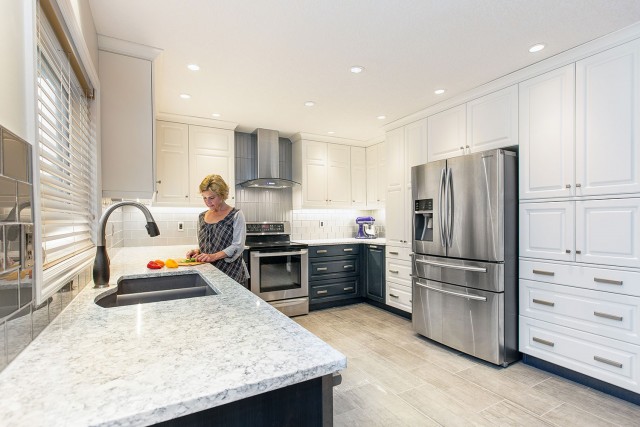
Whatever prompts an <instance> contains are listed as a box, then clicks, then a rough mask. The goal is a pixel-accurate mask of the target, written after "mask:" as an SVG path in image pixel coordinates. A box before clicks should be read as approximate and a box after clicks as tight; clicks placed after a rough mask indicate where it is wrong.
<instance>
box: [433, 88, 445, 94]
mask: <svg viewBox="0 0 640 427" xmlns="http://www.w3.org/2000/svg"><path fill="white" fill-rule="evenodd" d="M433 93H435V94H436V95H442V94H443V93H444V89H436V90H434V91H433Z"/></svg>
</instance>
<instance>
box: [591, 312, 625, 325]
mask: <svg viewBox="0 0 640 427" xmlns="http://www.w3.org/2000/svg"><path fill="white" fill-rule="evenodd" d="M593 315H594V316H597V317H604V318H605V319H611V320H617V321H619V322H622V316H616V315H615V314H609V313H602V312H600V311H594V312H593Z"/></svg>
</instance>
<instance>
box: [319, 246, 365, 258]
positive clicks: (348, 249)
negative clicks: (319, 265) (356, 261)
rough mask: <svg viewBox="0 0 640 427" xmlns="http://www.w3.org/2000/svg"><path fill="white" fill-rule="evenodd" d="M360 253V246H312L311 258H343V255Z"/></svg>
mask: <svg viewBox="0 0 640 427" xmlns="http://www.w3.org/2000/svg"><path fill="white" fill-rule="evenodd" d="M359 253H360V245H359V244H358V245H325V246H310V247H309V258H316V257H327V256H341V255H357V254H359Z"/></svg>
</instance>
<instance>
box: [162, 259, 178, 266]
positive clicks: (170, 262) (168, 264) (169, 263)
mask: <svg viewBox="0 0 640 427" xmlns="http://www.w3.org/2000/svg"><path fill="white" fill-rule="evenodd" d="M164 265H165V266H167V267H168V268H178V263H177V262H176V261H175V260H173V259H171V258H169V259H168V260H167V261H166V262H165V263H164Z"/></svg>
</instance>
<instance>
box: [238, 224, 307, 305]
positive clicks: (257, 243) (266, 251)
mask: <svg viewBox="0 0 640 427" xmlns="http://www.w3.org/2000/svg"><path fill="white" fill-rule="evenodd" d="M246 245H247V247H248V248H249V274H250V275H251V278H250V280H249V283H250V285H249V288H250V289H251V292H253V293H254V294H256V295H258V296H259V297H260V298H262V299H263V300H265V301H267V302H268V303H269V304H271V305H272V306H274V307H275V308H277V309H278V310H280V311H282V312H283V313H284V314H286V315H288V316H299V315H302V314H307V313H309V252H308V251H309V250H308V248H307V245H304V244H299V243H292V242H291V241H290V235H289V223H247V242H246Z"/></svg>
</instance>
